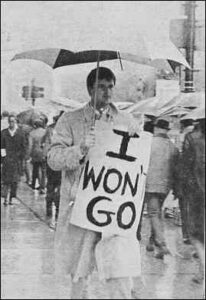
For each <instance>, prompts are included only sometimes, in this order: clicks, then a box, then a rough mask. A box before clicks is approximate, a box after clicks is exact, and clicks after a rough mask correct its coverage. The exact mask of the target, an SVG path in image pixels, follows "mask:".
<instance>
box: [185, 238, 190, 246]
mask: <svg viewBox="0 0 206 300" xmlns="http://www.w3.org/2000/svg"><path fill="white" fill-rule="evenodd" d="M183 243H184V244H186V245H191V242H190V239H189V238H183Z"/></svg>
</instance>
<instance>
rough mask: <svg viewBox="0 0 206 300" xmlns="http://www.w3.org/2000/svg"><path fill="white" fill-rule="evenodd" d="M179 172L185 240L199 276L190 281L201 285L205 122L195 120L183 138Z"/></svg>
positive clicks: (203, 264) (203, 265) (203, 226)
mask: <svg viewBox="0 0 206 300" xmlns="http://www.w3.org/2000/svg"><path fill="white" fill-rule="evenodd" d="M182 168H183V172H182V174H184V176H183V177H182V178H181V185H182V190H183V193H182V194H181V196H182V197H184V198H185V199H186V200H185V201H188V204H189V222H188V223H189V237H190V239H191V242H192V244H193V245H194V246H195V248H196V251H197V254H198V257H199V260H200V272H199V274H198V275H197V276H196V277H195V278H193V281H195V282H196V283H201V282H202V281H203V279H204V275H203V274H204V270H205V253H204V243H205V240H204V234H205V233H204V232H205V119H200V120H198V124H197V125H196V126H195V128H194V130H193V131H192V132H189V133H187V134H186V136H185V140H184V144H183V150H182ZM203 284H204V283H203Z"/></svg>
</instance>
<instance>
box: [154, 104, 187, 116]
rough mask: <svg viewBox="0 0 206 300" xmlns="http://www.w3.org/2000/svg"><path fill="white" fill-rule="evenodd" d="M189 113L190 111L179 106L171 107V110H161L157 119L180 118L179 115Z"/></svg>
mask: <svg viewBox="0 0 206 300" xmlns="http://www.w3.org/2000/svg"><path fill="white" fill-rule="evenodd" d="M189 112H191V109H189V108H186V107H181V106H173V107H172V108H169V109H168V110H166V111H165V110H163V111H162V112H161V113H160V115H159V117H162V116H181V115H186V114H188V113H189Z"/></svg>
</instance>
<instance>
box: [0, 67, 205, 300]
mask: <svg viewBox="0 0 206 300" xmlns="http://www.w3.org/2000/svg"><path fill="white" fill-rule="evenodd" d="M98 76H99V77H98V85H97V88H96V87H95V80H96V69H94V70H93V71H91V72H90V74H89V75H88V78H87V89H88V93H89V96H90V98H91V100H90V102H89V103H88V104H87V105H86V106H85V107H83V108H81V109H79V110H76V111H74V112H72V113H70V112H66V113H63V115H62V113H60V114H59V115H58V116H55V117H54V122H53V123H52V124H51V125H49V126H47V125H46V124H45V120H43V119H41V118H39V119H36V120H34V124H33V128H31V130H30V131H27V132H25V131H24V130H23V129H22V126H21V124H19V123H18V118H17V117H16V116H15V115H14V114H5V113H4V114H2V124H3V121H4V122H5V118H6V119H7V121H8V126H7V127H6V126H5V123H4V126H3V127H2V129H3V130H2V132H1V158H2V184H3V192H2V196H3V198H4V205H5V206H6V205H8V204H10V205H12V198H14V197H16V194H17V187H18V182H19V180H20V177H21V176H22V174H23V173H22V172H25V176H26V183H27V184H28V185H29V186H30V187H31V188H32V189H36V188H37V187H36V181H37V179H38V183H39V187H38V189H39V193H40V194H45V193H46V197H45V198H46V214H47V216H48V217H51V215H52V203H54V204H55V206H56V219H57V217H58V212H59V211H60V217H59V219H58V222H57V229H56V241H55V249H56V259H57V262H58V263H57V264H56V265H57V266H58V268H59V269H60V273H61V274H64V273H65V274H66V273H67V274H70V275H71V277H72V279H73V285H72V295H71V298H72V299H77V298H75V297H76V296H74V295H76V294H77V293H78V298H79V299H81V297H82V294H83V291H84V289H85V284H86V278H87V277H88V275H89V274H91V271H92V269H93V267H94V265H95V254H94V252H95V250H94V249H95V247H96V245H97V243H98V242H99V241H100V239H101V236H100V234H99V233H96V232H93V231H90V230H87V229H83V228H79V227H77V226H75V225H72V224H71V223H70V222H69V220H70V217H71V212H72V207H73V202H74V200H75V195H76V191H77V186H78V183H79V179H80V176H81V172H82V168H83V166H84V163H85V158H86V156H87V153H88V151H89V149H90V148H91V147H93V146H94V144H95V132H94V129H93V127H92V125H93V123H92V122H93V119H92V115H93V112H94V111H93V109H94V101H96V112H95V114H96V116H98V118H99V117H101V115H102V114H103V113H104V111H106V113H107V116H108V115H109V116H110V117H111V119H112V120H113V119H115V118H116V115H117V114H118V111H117V109H116V108H115V106H113V105H111V100H112V90H113V87H114V85H115V83H116V78H115V75H114V74H113V72H112V71H111V70H109V69H107V68H103V67H101V68H99V74H98ZM95 93H97V94H96V96H95ZM94 99H96V100H94ZM134 124H135V119H134ZM134 124H133V125H134ZM133 128H135V126H133ZM170 129H171V128H170V123H169V121H168V120H166V119H160V118H159V119H156V120H154V121H149V122H146V123H145V124H144V130H145V131H149V132H150V133H151V134H153V141H152V147H151V156H150V163H149V169H148V174H147V179H146V190H145V199H144V204H145V205H146V207H147V212H148V217H149V220H150V225H151V233H150V236H149V237H148V244H147V246H146V249H147V251H151V252H152V251H154V250H155V249H156V250H157V251H155V257H156V258H157V259H163V258H164V256H165V255H170V254H171V253H170V249H168V247H167V245H166V241H165V236H164V231H163V229H164V226H163V221H162V206H163V204H164V200H165V198H166V196H167V195H168V193H169V192H170V191H171V190H172V192H173V194H174V197H175V198H178V199H179V207H180V210H181V217H182V237H183V242H184V243H185V244H190V243H192V244H193V245H194V246H195V248H196V255H197V256H198V257H199V259H200V262H201V264H200V267H201V268H202V270H203V268H204V218H205V216H204V207H205V204H204V203H205V119H199V120H196V121H195V122H194V121H192V120H186V121H180V131H179V133H178V135H177V137H176V141H175V143H173V142H172V141H171V139H170V135H169V131H170ZM137 130H139V129H138V128H137ZM134 131H135V130H133V133H134ZM30 162H31V165H32V176H30ZM60 189H61V192H60ZM9 190H10V193H9ZM60 195H61V196H60ZM8 197H9V202H8V201H7V199H8ZM143 209H144V207H143ZM143 209H142V212H143ZM142 215H143V214H142ZM141 227H142V222H141V221H140V224H139V227H138V230H137V239H139V240H140V239H141ZM202 272H203V271H201V272H200V273H201V274H202ZM106 284H107V289H108V291H109V292H110V295H109V296H110V299H114V298H116V299H131V298H130V297H131V295H130V292H131V287H130V281H129V280H128V278H116V277H115V278H110V279H108V280H106Z"/></svg>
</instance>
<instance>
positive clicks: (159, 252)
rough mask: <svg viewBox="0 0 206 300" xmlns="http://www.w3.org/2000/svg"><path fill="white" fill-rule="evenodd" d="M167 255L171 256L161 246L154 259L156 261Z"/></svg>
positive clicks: (167, 250) (165, 248) (164, 247)
mask: <svg viewBox="0 0 206 300" xmlns="http://www.w3.org/2000/svg"><path fill="white" fill-rule="evenodd" d="M168 254H169V255H171V252H170V251H169V249H168V248H167V247H166V246H161V248H160V249H159V251H158V252H157V253H156V254H155V257H156V258H158V259H163V258H164V255H168Z"/></svg>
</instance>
